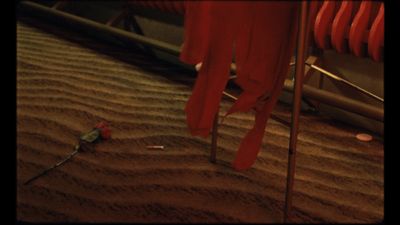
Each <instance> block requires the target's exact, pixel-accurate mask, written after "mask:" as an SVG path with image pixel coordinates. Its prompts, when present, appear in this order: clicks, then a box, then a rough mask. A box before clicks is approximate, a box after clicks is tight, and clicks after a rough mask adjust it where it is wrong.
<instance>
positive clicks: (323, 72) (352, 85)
mask: <svg viewBox="0 0 400 225" xmlns="http://www.w3.org/2000/svg"><path fill="white" fill-rule="evenodd" d="M306 64H307V63H306ZM307 65H308V66H310V67H311V68H313V69H315V70H317V71H319V72H321V73H322V74H324V75H326V76H328V77H330V78H333V79H335V80H337V81H340V82H343V83H345V84H347V85H349V86H350V87H352V88H355V89H357V90H358V91H360V92H362V93H363V94H366V95H368V96H370V97H372V98H374V99H376V100H378V101H381V102H384V100H383V98H381V97H379V96H377V95H375V94H373V93H371V92H369V91H367V90H365V89H363V88H361V87H359V86H357V85H355V84H353V83H351V82H350V81H347V80H345V79H343V78H341V77H339V76H337V75H335V74H333V73H331V72H329V71H326V70H324V69H322V68H321V67H318V66H316V65H312V64H311V65H310V64H307Z"/></svg>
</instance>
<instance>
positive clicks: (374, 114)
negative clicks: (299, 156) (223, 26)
mask: <svg viewBox="0 0 400 225" xmlns="http://www.w3.org/2000/svg"><path fill="white" fill-rule="evenodd" d="M19 7H20V9H22V10H25V11H26V12H30V13H33V14H35V15H38V16H43V17H45V16H48V17H53V16H54V17H55V18H59V19H60V21H62V22H64V23H66V24H74V25H77V26H80V27H83V28H85V30H86V31H88V32H89V31H97V32H101V33H108V34H110V35H115V36H118V37H122V38H123V39H125V40H128V41H135V42H140V43H142V44H146V45H150V46H153V47H155V48H157V49H161V50H164V51H166V52H169V53H172V54H173V55H179V53H180V47H179V46H175V45H171V44H167V43H165V42H161V41H157V40H154V39H151V38H148V37H145V36H141V35H138V34H134V33H132V32H128V31H123V30H121V29H119V28H115V27H110V26H106V25H105V24H101V23H96V22H92V21H90V20H88V19H85V18H82V17H78V16H74V15H69V14H68V13H65V12H60V11H58V10H54V9H51V8H48V7H45V6H42V5H40V4H37V3H33V2H28V1H24V2H20V4H19ZM51 21H56V20H54V19H52V20H51ZM91 33H93V32H91ZM233 70H234V66H232V65H231V71H233ZM303 89H304V91H303V95H304V96H305V97H309V98H313V99H315V100H318V101H320V102H322V103H325V104H328V105H332V106H335V107H338V108H341V109H344V110H347V111H349V112H353V113H356V114H358V115H361V116H365V117H368V118H371V119H374V120H377V121H381V122H383V109H380V108H378V107H375V106H371V105H368V104H365V103H362V102H360V101H356V100H353V99H350V98H347V97H344V96H341V95H338V94H334V93H331V92H327V91H324V90H318V89H317V88H313V87H311V86H308V85H304V87H303ZM284 90H285V91H289V92H292V91H293V84H292V81H291V80H289V79H286V81H285V86H284Z"/></svg>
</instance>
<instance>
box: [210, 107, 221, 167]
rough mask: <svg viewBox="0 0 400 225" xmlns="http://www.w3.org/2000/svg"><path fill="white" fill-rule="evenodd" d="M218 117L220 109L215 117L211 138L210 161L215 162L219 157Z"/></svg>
mask: <svg viewBox="0 0 400 225" xmlns="http://www.w3.org/2000/svg"><path fill="white" fill-rule="evenodd" d="M218 117H219V109H218V111H217V113H216V114H215V117H214V123H213V128H212V137H211V138H212V139H211V153H210V162H212V163H215V162H216V159H217V156H216V155H217V139H218Z"/></svg>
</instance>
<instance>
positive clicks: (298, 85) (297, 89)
mask: <svg viewBox="0 0 400 225" xmlns="http://www.w3.org/2000/svg"><path fill="white" fill-rule="evenodd" d="M299 10H300V14H299V26H298V36H297V50H296V68H295V82H294V95H293V106H292V107H293V109H292V127H291V130H290V141H289V153H288V169H287V182H286V196H285V210H284V215H283V221H284V222H285V223H286V222H287V221H288V219H289V217H290V211H291V209H292V195H293V184H294V175H295V167H296V147H297V135H298V128H299V118H300V107H301V92H302V87H303V77H304V67H305V64H304V62H305V50H306V49H305V48H306V42H305V41H306V34H307V32H306V24H307V16H308V12H307V10H308V1H302V2H301V7H300V9H299Z"/></svg>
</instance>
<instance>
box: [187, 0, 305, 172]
mask: <svg viewBox="0 0 400 225" xmlns="http://www.w3.org/2000/svg"><path fill="white" fill-rule="evenodd" d="M297 13H298V2H293V1H292V2H290V1H288V2H286V1H231V2H229V1H187V2H185V24H184V28H185V32H184V35H185V36H184V45H183V49H182V53H181V56H180V59H181V60H182V61H183V62H186V63H188V64H197V63H199V62H202V67H201V69H200V70H199V73H198V77H197V80H196V82H195V85H194V88H193V92H192V95H191V96H190V98H189V100H188V102H187V105H186V108H185V111H186V118H187V124H188V127H189V129H190V132H191V134H192V135H197V136H202V137H206V136H208V134H209V133H210V130H211V128H212V123H213V119H214V116H215V114H216V113H217V111H218V107H219V103H220V101H221V97H222V92H223V91H224V89H225V86H226V83H227V81H228V78H229V71H230V64H231V62H232V56H233V52H235V61H236V66H237V79H236V83H237V84H238V85H239V86H240V87H241V88H242V89H243V92H242V94H241V95H240V96H239V98H238V100H237V101H236V102H235V104H234V105H233V106H232V108H231V109H230V110H229V111H228V113H227V115H228V114H231V113H234V112H237V111H243V112H247V111H249V110H250V109H252V108H254V109H255V110H256V115H255V123H254V126H253V128H252V129H251V130H250V131H249V132H248V133H247V135H246V137H245V138H244V139H243V140H242V142H241V144H240V147H239V150H238V152H237V155H236V158H235V160H234V162H233V167H234V168H235V169H237V170H242V169H247V168H249V167H251V165H252V164H253V163H254V161H255V160H256V158H257V154H258V152H259V151H260V146H261V143H262V138H263V136H264V132H265V127H266V123H267V120H268V118H269V116H270V113H271V111H272V109H273V107H274V106H275V104H276V101H277V99H278V97H279V95H280V93H281V91H282V88H283V84H284V80H285V78H286V75H287V72H288V69H289V62H290V57H291V55H292V53H293V50H294V43H295V38H296V31H297ZM266 96H268V98H266ZM256 106H257V107H256Z"/></svg>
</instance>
